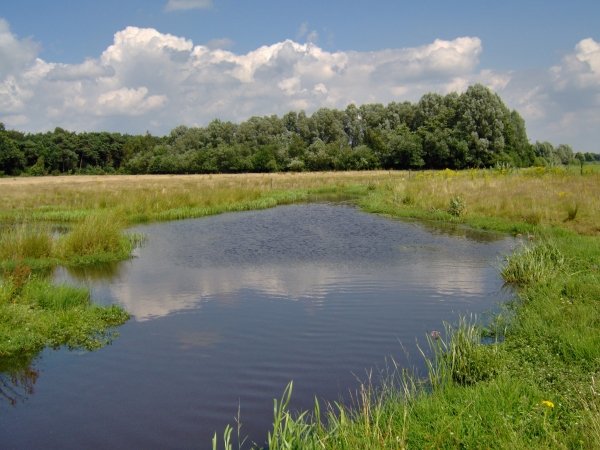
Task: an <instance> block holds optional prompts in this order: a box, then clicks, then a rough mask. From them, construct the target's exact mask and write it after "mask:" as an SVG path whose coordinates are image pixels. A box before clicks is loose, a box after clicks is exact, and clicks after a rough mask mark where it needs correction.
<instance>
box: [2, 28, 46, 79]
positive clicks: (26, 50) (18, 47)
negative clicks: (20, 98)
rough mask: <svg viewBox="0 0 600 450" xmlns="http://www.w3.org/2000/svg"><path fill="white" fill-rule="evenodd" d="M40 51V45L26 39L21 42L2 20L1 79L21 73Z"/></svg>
mask: <svg viewBox="0 0 600 450" xmlns="http://www.w3.org/2000/svg"><path fill="white" fill-rule="evenodd" d="M38 51H39V44H37V43H36V42H33V41H32V40H31V39H29V38H26V39H22V40H19V39H18V38H17V37H16V36H15V35H14V34H12V33H11V31H10V26H9V24H8V22H7V21H6V20H4V19H0V78H4V77H6V76H8V75H11V74H15V73H19V72H20V71H21V70H23V69H24V68H25V67H26V66H27V65H28V64H29V63H30V62H31V60H32V59H34V58H35V57H36V56H37V54H38Z"/></svg>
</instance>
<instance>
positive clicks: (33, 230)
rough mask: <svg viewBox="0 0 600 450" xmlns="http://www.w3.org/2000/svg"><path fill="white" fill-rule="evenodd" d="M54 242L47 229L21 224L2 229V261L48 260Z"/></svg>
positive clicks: (0, 249) (0, 237) (0, 253)
mask: <svg viewBox="0 0 600 450" xmlns="http://www.w3.org/2000/svg"><path fill="white" fill-rule="evenodd" d="M53 248H54V242H53V239H52V237H51V235H50V232H49V230H48V228H47V227H45V226H40V225H31V224H21V225H14V226H5V227H4V228H3V229H0V261H5V260H23V259H28V258H48V257H50V256H51V255H52V253H53Z"/></svg>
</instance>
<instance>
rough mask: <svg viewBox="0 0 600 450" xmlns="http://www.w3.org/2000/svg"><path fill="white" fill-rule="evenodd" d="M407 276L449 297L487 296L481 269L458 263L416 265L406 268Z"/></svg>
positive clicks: (444, 262)
mask: <svg viewBox="0 0 600 450" xmlns="http://www.w3.org/2000/svg"><path fill="white" fill-rule="evenodd" d="M404 270H405V276H407V278H408V279H410V280H412V282H413V283H422V284H423V285H426V286H428V287H429V288H431V289H434V290H435V291H436V292H437V293H438V294H441V295H447V296H480V295H484V294H486V293H487V292H486V278H488V277H489V275H487V276H486V274H485V273H484V271H482V270H481V269H480V268H479V269H478V268H473V267H469V266H468V265H464V264H460V263H459V262H458V261H443V262H439V263H437V264H434V265H426V264H414V265H407V266H405V267H404Z"/></svg>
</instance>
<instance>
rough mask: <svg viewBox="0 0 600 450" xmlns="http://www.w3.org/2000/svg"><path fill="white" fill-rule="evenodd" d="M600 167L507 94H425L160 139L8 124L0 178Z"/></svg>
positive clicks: (476, 88)
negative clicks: (530, 134)
mask: <svg viewBox="0 0 600 450" xmlns="http://www.w3.org/2000/svg"><path fill="white" fill-rule="evenodd" d="M594 160H599V161H600V155H598V154H592V153H586V154H581V153H577V154H575V153H574V152H573V149H571V147H570V146H568V145H566V144H561V145H558V146H557V147H555V146H554V145H553V144H551V143H549V142H536V143H535V144H531V143H529V140H528V138H527V131H526V129H525V121H524V120H523V118H522V117H521V116H520V115H519V113H518V112H517V111H515V110H513V111H510V110H509V109H508V108H507V107H506V106H505V105H504V103H503V101H502V99H501V98H500V96H499V95H498V94H495V93H493V92H492V91H490V90H489V89H488V88H487V87H485V86H483V85H481V84H476V85H473V86H470V87H469V88H468V89H467V91H466V92H464V93H462V94H457V93H455V92H453V93H450V94H448V95H446V96H442V95H440V94H436V93H429V94H426V95H424V96H423V97H422V98H421V100H419V102H418V103H411V102H408V101H407V102H404V103H396V102H392V103H390V104H388V105H387V106H384V105H382V104H379V103H376V104H366V105H362V106H360V107H357V106H356V105H354V104H351V105H349V106H348V107H347V108H346V109H345V110H344V111H340V110H337V109H329V108H321V109H319V110H317V111H315V112H314V113H313V114H312V115H311V116H307V115H306V113H305V112H304V111H300V112H299V113H297V112H294V111H291V112H289V113H287V114H285V115H284V116H283V117H278V116H276V115H273V116H270V117H267V116H265V117H251V118H250V119H248V120H247V121H245V122H242V123H241V124H235V123H232V122H223V121H220V120H218V119H215V120H213V121H212V122H211V123H209V124H208V125H207V126H206V127H200V128H188V127H186V126H183V125H181V126H179V127H177V128H174V129H173V130H172V131H171V133H170V134H169V135H168V136H163V137H155V136H152V135H150V134H149V133H146V134H145V135H128V134H120V133H108V132H89V133H88V132H84V133H74V132H69V131H66V130H63V129H62V128H58V127H57V128H56V129H55V130H54V131H53V132H47V133H35V134H31V133H22V132H19V131H15V130H6V129H5V127H4V125H3V124H2V123H0V175H12V176H14V175H21V174H23V175H46V174H54V175H58V174H61V173H69V174H73V173H83V174H105V173H128V174H146V173H151V174H159V173H163V174H164V173H235V172H277V171H305V170H309V171H325V170H370V169H376V168H382V169H445V168H451V169H464V168H472V167H476V168H483V167H491V166H495V165H498V164H502V165H505V166H508V165H510V166H512V167H528V166H531V165H542V166H555V165H559V164H569V163H572V162H576V163H580V162H583V161H594Z"/></svg>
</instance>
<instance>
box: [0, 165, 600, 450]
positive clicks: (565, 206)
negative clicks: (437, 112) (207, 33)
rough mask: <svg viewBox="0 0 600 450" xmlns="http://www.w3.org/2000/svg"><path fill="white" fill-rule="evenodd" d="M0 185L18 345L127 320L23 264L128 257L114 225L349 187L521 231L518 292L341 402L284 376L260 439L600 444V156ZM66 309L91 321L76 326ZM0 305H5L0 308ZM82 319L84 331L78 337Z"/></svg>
mask: <svg viewBox="0 0 600 450" xmlns="http://www.w3.org/2000/svg"><path fill="white" fill-rule="evenodd" d="M0 186H1V187H2V192H3V196H2V199H0V201H1V202H2V208H1V215H2V218H3V221H4V223H5V224H7V225H4V226H3V228H2V234H1V237H0V239H2V243H3V245H2V250H1V251H2V264H3V266H4V268H5V270H7V272H6V276H5V278H4V279H3V282H2V307H3V308H6V309H7V311H8V310H9V309H10V310H11V311H13V312H14V314H15V316H14V317H15V319H14V320H13V319H10V320H7V321H6V322H7V323H9V326H8V328H5V331H3V332H2V334H1V337H0V340H1V341H2V345H4V346H5V347H4V348H9V349H12V350H10V351H11V352H15V353H18V350H17V344H14V342H13V338H12V336H15V337H17V340H16V341H15V342H18V343H19V344H18V345H21V347H19V348H22V349H29V348H31V349H33V348H39V347H40V346H44V345H51V346H52V345H64V344H67V345H69V343H73V345H80V346H84V347H85V346H91V347H93V346H94V345H97V344H98V343H99V342H101V340H102V336H103V333H104V332H105V330H106V328H103V327H104V326H111V325H116V324H118V323H121V322H122V321H123V320H125V318H126V315H125V314H124V313H123V311H122V310H117V309H113V310H112V312H110V313H107V312H106V310H100V309H94V307H93V306H89V304H88V302H89V294H86V292H85V291H77V290H73V291H70V290H69V289H74V288H68V287H52V286H50V285H49V284H47V283H48V282H47V281H44V280H43V279H42V278H38V276H37V275H32V276H31V277H29V275H28V273H29V272H28V270H29V269H27V268H26V267H27V266H29V267H34V268H35V267H40V268H41V267H49V266H53V265H57V264H69V263H70V262H76V264H81V263H82V262H87V263H92V262H94V261H108V260H118V259H123V258H126V257H128V255H129V254H130V252H131V250H132V248H133V246H134V245H135V244H136V242H138V243H139V241H140V239H143V238H142V237H140V236H137V237H136V236H133V237H131V236H129V237H127V236H126V235H125V234H124V232H125V230H126V228H127V227H128V226H130V225H131V224H135V223H140V222H148V221H161V220H173V219H181V218H187V217H202V216H207V215H213V214H218V213H223V212H228V211H242V210H251V209H260V208H269V207H272V206H276V205H278V204H284V203H291V202H295V201H298V200H302V199H305V198H306V197H307V196H308V195H310V194H311V193H329V194H335V193H339V194H342V193H343V194H348V195H352V196H356V197H358V200H357V201H358V203H359V204H360V206H361V207H362V208H363V210H365V211H369V212H373V213H379V214H385V215H389V216H395V217H412V218H418V219H426V220H438V221H446V222H452V223H456V224H463V225H468V226H470V227H473V228H479V229H485V230H491V231H499V232H507V233H512V234H513V235H515V236H518V235H521V236H519V237H520V238H521V240H522V244H521V243H518V244H517V245H516V246H515V248H514V250H513V251H512V252H510V253H509V254H507V255H506V262H505V263H503V264H502V269H501V274H502V276H503V277H504V279H505V280H506V281H507V282H510V283H515V284H516V285H517V286H518V298H515V299H514V301H513V302H510V303H508V304H506V305H505V307H504V309H503V311H502V312H500V313H499V314H497V315H496V316H495V317H494V318H493V319H491V320H489V321H487V322H485V323H484V322H479V321H475V322H469V321H465V322H462V323H458V324H453V325H452V326H451V325H447V327H446V330H445V332H443V331H444V330H442V332H441V333H440V335H435V337H434V336H433V335H432V336H429V339H428V342H427V343H426V342H425V340H423V343H424V344H423V346H422V347H423V348H424V349H425V348H426V347H427V346H430V348H431V351H432V352H433V353H432V354H433V356H428V358H430V359H428V361H429V369H430V370H429V374H428V376H427V377H426V379H422V378H419V377H416V376H414V375H413V374H411V373H409V372H406V371H403V370H402V368H400V367H398V368H397V369H398V370H395V369H396V367H394V365H393V363H392V364H391V371H390V372H389V373H383V374H381V377H382V378H381V381H380V382H379V381H378V382H377V383H372V384H370V383H369V382H368V380H366V382H365V384H364V385H363V388H362V389H361V390H359V391H358V393H357V396H356V403H355V404H354V405H353V406H350V407H348V406H343V405H341V404H340V405H336V404H335V403H331V404H322V403H321V404H320V406H319V407H318V408H317V409H316V410H315V411H314V412H313V413H312V414H309V413H306V414H304V415H300V416H299V415H297V414H296V413H293V412H290V411H289V409H288V408H286V405H287V402H286V399H287V394H289V393H290V392H291V386H290V388H289V390H288V391H286V395H285V397H284V399H283V401H282V402H279V403H278V404H277V407H276V410H275V412H276V417H275V428H274V429H273V430H272V432H271V435H270V437H269V441H270V446H269V448H272V449H274V448H313V447H314V448H317V447H318V448H410V447H418V448H423V447H424V448H454V447H459V446H463V447H473V448H487V447H489V448H505V447H514V448H531V447H541V448H544V447H557V446H558V447H560V448H596V447H598V446H600V423H599V421H598V408H599V406H600V400H599V397H598V394H597V386H596V380H597V376H598V364H599V362H600V353H599V352H600V341H598V339H599V338H598V336H600V333H598V327H599V325H598V324H600V316H599V314H600V313H599V311H600V309H599V308H598V299H599V298H600V288H599V286H600V284H599V279H598V277H599V276H600V273H599V271H598V266H599V265H600V241H599V240H598V234H599V232H600V228H599V226H598V224H599V223H600V197H599V194H598V193H599V192H600V173H599V172H598V171H597V170H596V166H583V170H568V169H562V168H558V167H555V168H548V167H544V168H530V169H511V168H506V167H501V166H498V167H497V168H492V169H480V170H465V171H451V170H446V171H418V172H415V171H412V172H409V171H391V172H389V171H371V172H327V173H297V174H296V173H278V174H269V175H260V174H249V175H189V176H162V177H140V178H135V177H117V176H115V177H111V176H103V177H96V178H93V177H87V178H85V177H81V178H79V177H69V178H62V177H54V178H18V179H2V180H0ZM57 221H60V222H61V223H66V224H67V228H68V230H67V232H66V233H64V234H63V233H55V232H54V231H53V230H52V227H51V225H52V224H53V223H55V222H57ZM104 225H105V228H104V229H103V226H104ZM36 264H37V266H36ZM24 273H27V276H26V277H23V276H22V274H24ZM25 279H26V282H25V281H24V280H25ZM44 283H46V284H44ZM67 299H69V300H67ZM71 299H72V300H71ZM69 308H74V309H75V310H78V311H86V312H85V314H89V316H86V317H92V318H94V320H96V319H97V318H98V317H101V321H100V322H94V325H93V326H90V327H88V328H85V327H84V328H81V329H79V331H77V330H73V328H69V326H68V324H69V323H70V321H71V320H72V319H71V318H70V317H71V316H69V313H68V312H67V311H68V309H69ZM30 311H32V312H30ZM44 311H53V314H57V312H60V314H59V316H60V317H63V318H64V321H65V324H67V325H64V326H62V325H61V326H60V327H59V328H58V329H65V330H69V329H70V330H72V331H70V332H65V333H63V334H60V333H58V331H56V330H58V329H53V330H55V331H51V335H54V337H52V338H51V339H48V338H44V337H43V336H42V337H40V336H41V335H36V334H34V333H31V332H30V331H31V330H32V329H33V328H30V326H34V327H35V328H36V329H38V330H45V329H50V328H48V327H47V326H46V325H44V319H43V317H42V313H43V312H44ZM101 311H104V312H101ZM11 314H13V313H12V312H11ZM103 314H105V315H103ZM106 314H108V315H106ZM61 315H62V316H61ZM3 317H12V316H9V313H8V312H3ZM28 317H32V319H31V320H29V319H27V320H25V319H24V318H28ZM34 319H35V320H34ZM86 320H88V319H86ZM89 320H90V321H91V320H92V319H89ZM89 323H91V322H89ZM98 323H100V324H101V325H102V324H103V325H102V326H98ZM27 328H29V330H28V329H27ZM81 330H88V331H89V333H87V334H85V336H87V337H84V335H83V334H82V332H81ZM90 336H96V337H95V338H90ZM98 336H100V338H98ZM482 338H484V342H483V343H482ZM9 340H10V341H11V342H10V345H9V343H8V341H9ZM490 342H491V343H490ZM484 343H485V345H484ZM425 353H427V352H425ZM430 355H431V354H430ZM242 418H243V411H242ZM242 436H243V428H242ZM311 446H312V447H311Z"/></svg>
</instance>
